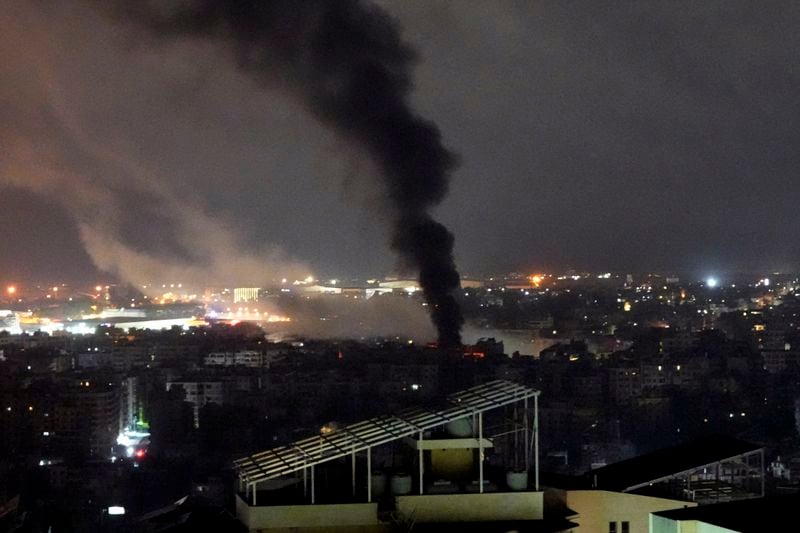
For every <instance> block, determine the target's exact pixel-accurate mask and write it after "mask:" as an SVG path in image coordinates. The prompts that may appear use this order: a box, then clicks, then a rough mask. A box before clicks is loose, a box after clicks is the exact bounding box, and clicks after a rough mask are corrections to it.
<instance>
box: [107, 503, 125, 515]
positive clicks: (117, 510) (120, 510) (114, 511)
mask: <svg viewBox="0 0 800 533" xmlns="http://www.w3.org/2000/svg"><path fill="white" fill-rule="evenodd" d="M108 514H109V515H124V514H125V508H124V507H121V506H119V505H112V506H111V507H109V508H108Z"/></svg>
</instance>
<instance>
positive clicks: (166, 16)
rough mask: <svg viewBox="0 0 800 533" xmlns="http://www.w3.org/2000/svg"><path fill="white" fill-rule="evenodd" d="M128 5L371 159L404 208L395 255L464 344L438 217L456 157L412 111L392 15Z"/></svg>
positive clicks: (441, 332) (349, 8)
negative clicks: (301, 109) (226, 61)
mask: <svg viewBox="0 0 800 533" xmlns="http://www.w3.org/2000/svg"><path fill="white" fill-rule="evenodd" d="M104 4H105V3H104ZM118 7H119V8H120V11H119V12H118V14H119V13H121V14H122V16H123V17H124V18H125V19H126V20H131V19H132V20H135V21H137V22H139V23H143V24H144V25H145V26H146V27H147V28H148V29H149V30H151V32H152V34H154V35H156V36H157V37H159V38H180V37H193V38H203V39H212V40H215V41H218V42H221V43H224V44H226V45H228V46H230V47H231V48H232V50H233V52H234V54H235V58H236V60H237V62H238V65H239V66H240V68H241V69H242V70H243V71H245V72H247V73H248V74H249V75H250V76H251V77H252V78H254V79H255V80H257V81H259V82H261V83H265V84H269V85H270V86H278V87H279V88H281V89H284V90H287V91H288V92H290V93H291V94H292V95H294V96H296V97H297V98H299V99H300V100H301V102H302V103H303V105H305V106H306V107H307V108H308V109H309V110H310V112H311V113H312V114H313V115H314V116H315V117H317V118H318V119H319V120H320V121H321V122H323V123H325V124H327V125H328V126H330V127H331V128H333V129H334V130H335V131H336V132H337V133H338V134H340V135H341V136H343V137H344V138H346V139H349V140H351V141H353V142H354V144H355V145H356V146H357V147H359V148H360V149H362V150H364V151H365V152H366V153H367V154H368V155H369V157H370V158H371V159H372V160H373V161H374V162H375V163H376V164H377V166H378V167H379V170H380V174H381V176H382V177H383V186H384V189H385V192H386V195H387V197H388V199H389V204H390V207H391V208H392V209H393V210H394V212H393V213H392V241H391V242H392V247H393V249H394V250H396V251H397V252H398V254H399V256H400V259H401V261H402V262H403V263H404V264H405V265H406V266H409V267H412V268H414V269H416V270H417V271H418V272H419V280H420V285H421V286H422V288H423V290H424V293H425V296H426V299H427V302H428V304H429V306H430V308H431V317H432V319H433V322H434V325H435V326H436V329H437V332H438V336H439V342H440V344H441V345H442V346H454V345H458V344H460V342H461V334H460V330H461V326H462V323H463V318H462V316H461V312H460V310H459V308H458V305H457V303H456V301H455V299H454V297H453V293H454V291H455V290H456V289H457V288H458V287H459V275H458V272H457V270H456V268H455V264H454V261H453V236H452V234H451V233H450V232H449V231H448V230H447V229H446V228H445V227H444V226H443V225H442V224H440V223H439V222H437V221H435V220H434V219H433V218H432V216H431V214H430V211H431V209H432V208H433V207H435V206H436V205H437V204H438V203H439V202H441V201H442V199H443V198H444V196H445V195H446V193H447V189H448V181H449V175H450V173H451V172H452V171H453V170H454V168H455V166H456V158H455V157H454V155H453V154H452V153H451V152H450V151H448V150H447V149H446V148H445V147H444V146H443V145H442V141H441V135H440V132H439V130H438V128H437V127H436V125H435V124H433V123H431V122H430V121H428V120H425V119H423V118H422V117H420V116H418V115H417V114H415V113H414V111H412V109H411V107H410V104H409V95H410V91H411V89H412V86H413V80H412V67H413V63H414V59H415V54H414V52H413V50H412V49H411V48H410V47H409V46H408V45H407V44H406V43H405V42H403V40H402V39H401V36H400V31H399V29H398V27H397V24H396V23H395V22H394V21H393V20H392V19H391V18H390V17H389V16H388V15H387V14H386V13H385V12H383V11H382V10H381V9H379V8H378V7H377V6H374V5H372V4H370V3H368V2H366V1H360V0H303V1H300V2H298V1H296V0H270V1H252V0H229V1H224V2H222V1H217V0H190V1H183V0H181V1H179V2H173V3H169V4H164V2H146V1H143V0H136V1H123V2H119V3H118Z"/></svg>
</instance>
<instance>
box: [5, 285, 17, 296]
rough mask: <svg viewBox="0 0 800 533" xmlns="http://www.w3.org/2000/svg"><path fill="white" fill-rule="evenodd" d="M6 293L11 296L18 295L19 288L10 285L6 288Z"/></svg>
mask: <svg viewBox="0 0 800 533" xmlns="http://www.w3.org/2000/svg"><path fill="white" fill-rule="evenodd" d="M6 292H7V293H8V295H9V296H12V295H14V294H16V293H17V288H16V287H15V286H13V285H9V286H8V288H6Z"/></svg>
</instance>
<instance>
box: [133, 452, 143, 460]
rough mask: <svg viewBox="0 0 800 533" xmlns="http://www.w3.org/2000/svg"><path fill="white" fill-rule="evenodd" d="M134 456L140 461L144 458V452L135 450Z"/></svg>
mask: <svg viewBox="0 0 800 533" xmlns="http://www.w3.org/2000/svg"><path fill="white" fill-rule="evenodd" d="M134 455H135V456H136V457H138V458H139V459H141V458H142V457H144V450H136V453H135V454H134Z"/></svg>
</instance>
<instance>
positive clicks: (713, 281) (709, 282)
mask: <svg viewBox="0 0 800 533" xmlns="http://www.w3.org/2000/svg"><path fill="white" fill-rule="evenodd" d="M717 285H719V281H718V280H717V278H708V279H707V280H706V286H707V287H708V288H709V289H713V288H714V287H716V286H717Z"/></svg>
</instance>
